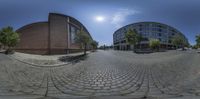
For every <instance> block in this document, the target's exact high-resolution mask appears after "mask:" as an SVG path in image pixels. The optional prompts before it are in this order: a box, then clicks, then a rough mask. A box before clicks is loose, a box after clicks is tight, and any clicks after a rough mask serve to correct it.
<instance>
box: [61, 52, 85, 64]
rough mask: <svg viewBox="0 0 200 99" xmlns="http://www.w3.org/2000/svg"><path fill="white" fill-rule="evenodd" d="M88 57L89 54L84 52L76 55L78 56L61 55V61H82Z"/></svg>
mask: <svg viewBox="0 0 200 99" xmlns="http://www.w3.org/2000/svg"><path fill="white" fill-rule="evenodd" d="M87 57H88V55H87V54H86V55H84V54H81V55H76V56H62V57H59V59H58V60H59V61H61V62H72V63H73V64H75V63H78V62H80V61H83V60H86V59H87Z"/></svg>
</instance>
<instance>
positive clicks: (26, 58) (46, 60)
mask: <svg viewBox="0 0 200 99" xmlns="http://www.w3.org/2000/svg"><path fill="white" fill-rule="evenodd" d="M87 53H90V52H89V51H88V52H87ZM79 55H83V52H80V53H72V54H64V55H34V54H25V53H20V52H15V53H14V54H12V55H9V56H10V57H11V58H14V59H16V60H18V61H20V62H23V63H26V64H29V65H34V66H48V67H49V66H60V65H67V64H69V62H68V61H65V62H63V61H60V60H59V59H60V58H62V57H69V58H70V57H74V56H79Z"/></svg>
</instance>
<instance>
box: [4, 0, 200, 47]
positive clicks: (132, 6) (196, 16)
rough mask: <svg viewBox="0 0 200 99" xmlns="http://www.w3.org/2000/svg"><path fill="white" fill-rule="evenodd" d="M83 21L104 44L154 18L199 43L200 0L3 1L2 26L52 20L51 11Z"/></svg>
mask: <svg viewBox="0 0 200 99" xmlns="http://www.w3.org/2000/svg"><path fill="white" fill-rule="evenodd" d="M51 12H52V13H61V14H65V15H69V16H72V17H74V18H76V19H77V20H79V21H80V22H81V23H82V24H83V25H84V26H85V27H86V28H87V29H88V31H89V32H90V34H91V35H92V37H93V39H94V40H96V41H98V42H99V44H100V45H103V44H106V45H111V44H112V43H113V36H112V35H113V33H114V32H115V31H116V30H117V29H119V28H120V27H123V26H125V25H128V24H131V23H135V22H144V21H154V22H160V23H164V24H167V25H170V26H172V27H174V28H176V29H178V30H179V31H181V32H182V33H183V34H184V35H185V36H186V37H187V38H188V40H189V42H190V44H192V45H193V44H195V35H197V34H200V0H0V28H3V27H6V26H12V27H14V29H15V30H17V29H19V28H20V27H22V26H24V25H27V24H30V23H33V22H40V21H47V20H48V13H51Z"/></svg>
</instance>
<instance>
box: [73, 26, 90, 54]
mask: <svg viewBox="0 0 200 99" xmlns="http://www.w3.org/2000/svg"><path fill="white" fill-rule="evenodd" d="M75 41H76V42H77V43H80V44H81V45H83V46H84V54H85V55H86V51H87V44H89V43H90V42H91V41H92V40H91V38H90V36H89V35H88V33H86V32H85V31H83V30H82V29H81V31H80V32H79V33H77V34H76V37H75Z"/></svg>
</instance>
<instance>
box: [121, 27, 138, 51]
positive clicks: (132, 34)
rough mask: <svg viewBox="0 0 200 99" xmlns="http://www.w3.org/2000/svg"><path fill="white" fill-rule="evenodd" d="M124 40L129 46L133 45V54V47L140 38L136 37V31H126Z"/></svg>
mask: <svg viewBox="0 0 200 99" xmlns="http://www.w3.org/2000/svg"><path fill="white" fill-rule="evenodd" d="M125 38H126V41H127V42H128V43H129V44H130V45H133V52H135V45H136V43H138V42H139V41H140V40H139V39H140V36H139V35H138V33H137V31H136V30H135V29H133V30H132V29H128V31H127V32H126V34H125Z"/></svg>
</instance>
